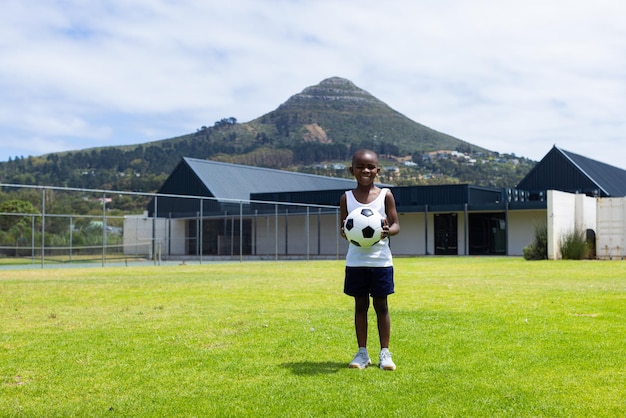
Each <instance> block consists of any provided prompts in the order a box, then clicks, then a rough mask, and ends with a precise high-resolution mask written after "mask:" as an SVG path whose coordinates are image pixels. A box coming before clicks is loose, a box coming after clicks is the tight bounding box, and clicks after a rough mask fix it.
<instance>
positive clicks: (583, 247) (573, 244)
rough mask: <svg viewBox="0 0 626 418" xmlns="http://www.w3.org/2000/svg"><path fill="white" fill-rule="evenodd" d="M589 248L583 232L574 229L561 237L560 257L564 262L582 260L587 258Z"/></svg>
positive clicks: (589, 251)
mask: <svg viewBox="0 0 626 418" xmlns="http://www.w3.org/2000/svg"><path fill="white" fill-rule="evenodd" d="M590 253H591V248H590V246H589V242H588V241H587V237H586V235H585V233H584V232H583V231H579V230H578V229H574V230H573V231H572V232H570V233H568V234H565V235H563V236H562V237H561V257H562V258H563V259H564V260H583V259H586V258H589V255H590Z"/></svg>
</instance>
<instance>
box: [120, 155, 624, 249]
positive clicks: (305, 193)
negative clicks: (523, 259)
mask: <svg viewBox="0 0 626 418" xmlns="http://www.w3.org/2000/svg"><path fill="white" fill-rule="evenodd" d="M354 186H355V182H354V180H352V179H340V178H332V177H325V176H314V175H308V174H301V173H293V172H287V171H281V170H271V169H266V168H258V167H250V166H242V165H236V164H227V163H220V162H214V161H206V160H198V159H193V158H184V159H183V160H182V161H181V162H180V164H179V165H178V166H177V167H176V169H175V170H174V171H173V172H172V174H171V175H170V176H169V177H168V179H167V180H166V181H165V182H164V183H163V185H162V187H161V188H160V189H159V192H158V194H157V195H156V196H155V197H154V198H153V199H152V201H151V202H150V204H149V205H148V207H147V211H146V214H145V216H143V217H128V218H127V219H126V222H125V229H124V230H125V233H124V239H125V243H126V244H127V246H126V248H127V251H133V248H135V251H140V252H146V253H148V254H150V255H151V256H154V255H156V254H157V251H158V253H159V254H161V255H162V256H163V257H184V256H190V257H198V256H200V257H202V256H211V257H215V256H225V257H232V256H239V257H244V256H246V257H247V256H250V257H260V258H264V257H266V258H270V257H271V258H285V257H307V258H308V257H333V258H335V257H336V258H341V257H343V256H344V254H345V251H346V250H347V242H346V241H345V240H343V239H342V238H341V237H340V236H339V227H338V224H339V210H338V205H339V199H340V197H341V195H342V193H344V191H345V190H348V189H352V188H354ZM387 186H388V185H387ZM388 187H391V189H392V191H393V194H394V196H395V198H396V205H397V208H398V213H399V216H400V224H401V226H402V233H401V234H399V235H398V236H394V237H393V239H392V241H391V245H392V248H393V252H394V255H397V256H414V255H516V256H520V255H522V252H523V248H524V247H525V246H526V245H528V244H530V243H531V242H532V241H533V237H534V231H535V227H537V226H547V227H548V231H549V242H548V249H549V256H550V257H551V258H558V257H559V250H560V244H559V239H560V237H561V236H562V235H563V234H566V233H567V232H568V231H571V230H573V229H574V228H576V229H577V230H583V231H585V230H589V231H592V232H593V231H595V230H596V224H597V220H596V214H597V210H596V204H597V202H596V200H597V199H596V196H599V197H604V198H608V197H623V196H626V190H624V188H625V187H626V171H624V170H621V169H619V168H616V167H612V166H609V165H606V164H604V163H600V162H597V161H594V160H591V159H588V158H586V157H582V156H580V155H577V154H573V153H570V152H568V151H564V150H562V149H559V148H557V147H556V146H555V147H554V148H553V149H552V150H550V152H549V153H548V154H547V155H546V156H545V157H544V158H543V159H542V160H541V161H540V162H539V163H538V164H537V165H536V166H535V167H534V168H533V169H532V170H531V171H530V172H529V173H528V175H527V176H526V177H525V178H524V179H522V181H520V183H519V184H518V185H517V187H512V188H505V189H499V188H491V187H480V186H472V185H467V184H465V185H438V186H406V187H392V186H388ZM133 231H135V233H133ZM132 242H135V243H137V242H142V243H144V244H143V246H141V245H136V246H134V247H133V246H132V245H130V244H131V243H132ZM618 247H619V245H618ZM607 251H608V250H607Z"/></svg>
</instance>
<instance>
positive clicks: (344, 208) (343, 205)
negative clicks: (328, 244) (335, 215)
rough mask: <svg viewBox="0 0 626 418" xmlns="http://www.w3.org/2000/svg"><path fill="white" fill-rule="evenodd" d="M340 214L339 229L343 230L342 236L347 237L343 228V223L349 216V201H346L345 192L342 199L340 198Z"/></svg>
mask: <svg viewBox="0 0 626 418" xmlns="http://www.w3.org/2000/svg"><path fill="white" fill-rule="evenodd" d="M339 214H340V216H339V219H340V220H339V231H340V232H341V236H342V237H344V238H346V233H345V232H344V230H343V224H344V222H345V221H346V218H347V217H348V203H347V202H346V194H345V193H344V194H342V195H341V199H340V200H339ZM346 239H347V238H346Z"/></svg>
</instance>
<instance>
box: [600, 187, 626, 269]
mask: <svg viewBox="0 0 626 418" xmlns="http://www.w3.org/2000/svg"><path fill="white" fill-rule="evenodd" d="M596 223H597V228H598V229H597V231H596V257H597V258H599V259H602V260H613V259H617V260H621V259H624V258H625V257H626V248H625V247H626V198H623V197H620V198H599V199H598V210H597V221H596Z"/></svg>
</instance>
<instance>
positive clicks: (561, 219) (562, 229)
mask: <svg viewBox="0 0 626 418" xmlns="http://www.w3.org/2000/svg"><path fill="white" fill-rule="evenodd" d="M547 225H548V258H549V259H551V260H556V259H559V258H561V239H562V238H563V237H565V236H566V235H568V234H571V233H572V232H574V231H580V232H584V231H585V230H586V229H593V230H594V231H595V230H596V199H595V198H593V197H588V196H585V195H583V194H572V193H565V192H559V191H556V190H548V220H547Z"/></svg>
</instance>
